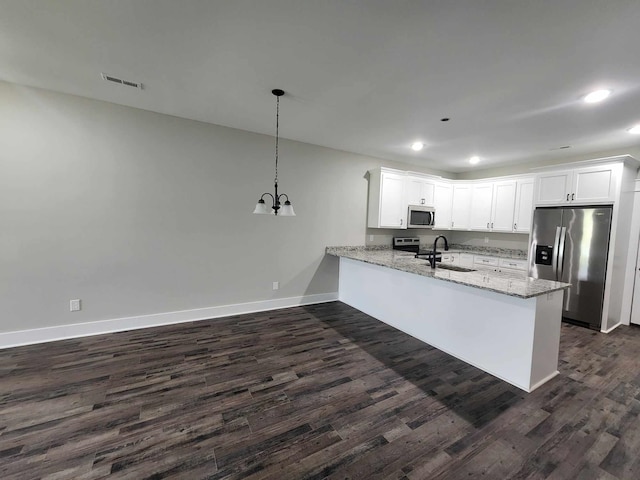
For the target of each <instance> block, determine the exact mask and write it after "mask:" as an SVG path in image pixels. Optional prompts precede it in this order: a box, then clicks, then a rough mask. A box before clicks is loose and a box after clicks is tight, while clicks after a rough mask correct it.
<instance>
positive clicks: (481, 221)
mask: <svg viewBox="0 0 640 480" xmlns="http://www.w3.org/2000/svg"><path fill="white" fill-rule="evenodd" d="M492 202H493V183H474V184H473V185H472V186H471V209H470V211H469V213H470V214H469V228H470V229H472V230H489V229H491V223H492V220H491V207H492Z"/></svg>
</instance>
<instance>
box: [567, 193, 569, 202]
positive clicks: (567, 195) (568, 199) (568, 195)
mask: <svg viewBox="0 0 640 480" xmlns="http://www.w3.org/2000/svg"><path fill="white" fill-rule="evenodd" d="M568 201H569V194H568V193H567V202H568Z"/></svg>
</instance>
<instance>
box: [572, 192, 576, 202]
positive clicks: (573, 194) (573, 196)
mask: <svg viewBox="0 0 640 480" xmlns="http://www.w3.org/2000/svg"><path fill="white" fill-rule="evenodd" d="M575 196H576V194H575V193H572V194H571V201H573V200H574V198H575Z"/></svg>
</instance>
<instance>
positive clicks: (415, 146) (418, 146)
mask: <svg viewBox="0 0 640 480" xmlns="http://www.w3.org/2000/svg"><path fill="white" fill-rule="evenodd" d="M411 148H412V149H413V150H415V151H416V152H419V151H420V150H422V149H423V148H424V143H422V142H414V143H412V144H411Z"/></svg>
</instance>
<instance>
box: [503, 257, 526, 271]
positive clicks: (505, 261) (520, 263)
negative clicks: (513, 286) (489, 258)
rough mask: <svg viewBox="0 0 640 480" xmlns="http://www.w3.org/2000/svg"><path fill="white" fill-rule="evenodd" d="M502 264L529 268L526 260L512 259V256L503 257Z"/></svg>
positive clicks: (518, 268) (517, 268)
mask: <svg viewBox="0 0 640 480" xmlns="http://www.w3.org/2000/svg"><path fill="white" fill-rule="evenodd" d="M500 266H501V267H503V268H512V269H514V270H527V267H528V262H527V261H526V260H512V259H510V258H501V259H500Z"/></svg>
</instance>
